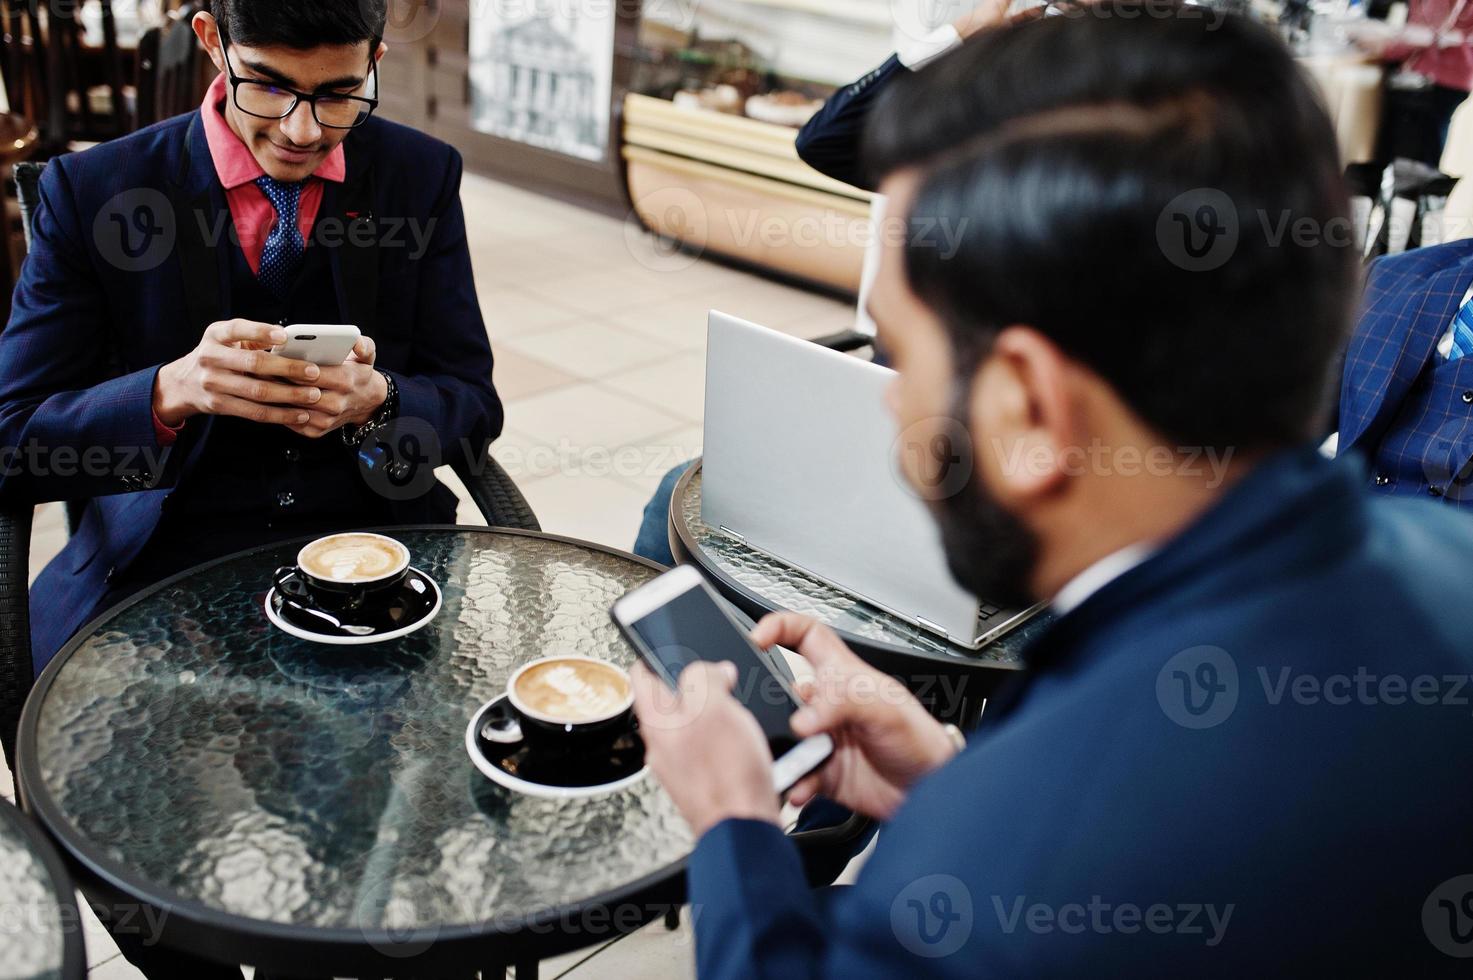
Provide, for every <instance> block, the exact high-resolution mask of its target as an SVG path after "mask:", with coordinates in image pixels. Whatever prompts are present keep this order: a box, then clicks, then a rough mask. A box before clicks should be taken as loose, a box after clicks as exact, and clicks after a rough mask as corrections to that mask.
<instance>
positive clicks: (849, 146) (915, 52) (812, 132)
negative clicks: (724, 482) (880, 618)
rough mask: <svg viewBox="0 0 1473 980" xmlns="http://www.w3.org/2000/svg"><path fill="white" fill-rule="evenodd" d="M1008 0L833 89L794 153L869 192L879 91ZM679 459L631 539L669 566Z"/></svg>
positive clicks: (985, 22) (998, 13) (1027, 15)
mask: <svg viewBox="0 0 1473 980" xmlns="http://www.w3.org/2000/svg"><path fill="white" fill-rule="evenodd" d="M1009 6H1010V0H985V2H984V3H982V4H981V5H979V6H978V7H976V8H974V9H973V10H971V11H970V12H968V13H966V14H964V15H962V16H961V17H959V18H957V20H956V21H955V22H954V23H951V24H946V25H944V26H942V27H940V28H937V29H936V30H935V31H933V32H931V33H930V34H929V35H927V36H926V37H923V38H919V39H917V40H916V41H915V42H913V43H912V44H910V45H909V46H908V47H907V49H906V50H905V51H903V52H897V53H896V54H893V55H891V56H890V57H889V58H888V59H887V60H886V61H885V63H884V64H882V65H880V67H878V68H876V69H875V70H874V71H872V72H870V73H869V74H867V75H865V76H864V77H863V78H861V79H859V81H857V82H854V83H852V84H850V85H846V86H844V87H843V88H841V89H839V91H837V92H836V93H834V95H833V96H832V97H831V98H830V99H829V100H828V101H827V102H825V103H824V106H823V108H822V109H820V110H819V111H818V113H817V114H816V115H815V116H814V117H813V118H812V119H811V120H809V121H808V123H807V125H805V126H804V127H803V129H802V130H800V131H799V133H798V156H799V157H800V158H802V160H803V162H804V163H807V164H808V165H809V166H810V167H812V168H813V169H815V170H817V171H819V172H820V173H823V174H826V175H827V176H829V177H833V178H834V179H835V180H841V181H843V182H844V183H846V184H850V185H853V186H855V187H860V188H864V189H865V190H874V187H873V186H872V184H871V182H870V181H869V180H868V178H867V177H866V176H865V174H864V172H863V167H862V166H861V164H860V149H859V147H860V138H861V134H862V133H863V130H864V125H865V122H866V120H867V119H868V117H869V114H870V112H871V111H873V109H874V106H875V104H876V102H877V100H878V99H879V97H880V95H881V94H882V93H883V92H884V91H885V90H886V88H887V87H888V86H889V85H890V83H891V82H893V81H894V80H895V79H896V78H898V77H901V76H903V75H905V74H908V73H910V72H912V71H917V70H919V69H920V68H922V67H924V66H925V65H926V64H928V63H929V62H931V61H934V60H935V59H936V58H938V57H940V56H941V55H943V54H945V53H946V52H948V51H950V50H952V49H953V48H955V47H956V46H957V45H959V44H961V42H962V39H963V38H966V37H971V36H972V35H973V34H976V33H977V32H978V31H982V30H986V29H988V28H991V27H997V26H999V25H1000V24H1004V23H1006V22H1007V21H1008V19H1009V18H1008V9H1009ZM1043 9H1044V8H1042V7H1038V8H1033V9H1032V10H1030V11H1027V12H1024V13H1023V14H1020V15H1018V17H1017V18H1016V19H1018V20H1030V19H1033V18H1035V17H1038V16H1041V15H1042V13H1043ZM690 466H691V464H690V463H682V464H680V465H679V466H677V467H675V468H674V469H672V470H670V472H668V473H666V474H665V476H664V478H663V479H662V480H661V481H660V485H659V487H658V488H656V490H655V492H654V495H653V496H651V497H650V500H649V502H648V503H647V504H645V508H644V517H643V520H642V521H641V523H640V527H639V532H638V534H637V536H636V537H635V541H634V546H633V549H632V550H633V551H634V553H635V554H636V555H639V556H641V557H643V558H648V559H650V560H651V561H657V562H659V563H661V564H662V565H673V564H675V556H674V554H673V553H672V552H671V550H670V539H669V522H670V501H671V499H672V498H673V497H674V496H675V487H676V485H677V484H678V483H679V482H680V478H681V477H682V476H684V475H685V472H686V470H688V469H690Z"/></svg>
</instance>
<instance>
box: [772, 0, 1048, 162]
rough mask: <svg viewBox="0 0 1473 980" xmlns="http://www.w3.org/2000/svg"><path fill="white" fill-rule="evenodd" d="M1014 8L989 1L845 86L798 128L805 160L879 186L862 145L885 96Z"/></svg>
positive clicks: (1005, 17) (1001, 0)
mask: <svg viewBox="0 0 1473 980" xmlns="http://www.w3.org/2000/svg"><path fill="white" fill-rule="evenodd" d="M1010 6H1011V3H1010V0H985V2H984V3H982V4H980V5H979V6H977V7H976V8H974V9H973V10H971V11H969V12H968V13H966V14H963V15H962V16H961V17H959V18H957V20H956V21H955V22H953V23H951V24H945V25H943V26H941V27H939V28H937V29H936V30H935V31H933V32H931V33H930V34H929V35H927V36H925V37H923V38H917V39H916V40H914V41H913V42H912V43H911V44H910V45H908V46H907V47H906V49H905V50H903V51H897V52H896V53H895V54H892V55H891V56H890V57H889V58H887V59H886V60H885V62H884V64H882V65H880V66H879V67H878V68H876V69H874V70H873V71H871V72H870V73H869V74H867V75H865V76H864V77H863V78H861V79H859V80H858V81H856V82H852V83H850V84H848V85H846V86H844V87H843V88H841V89H839V91H837V92H835V93H834V94H833V95H832V96H831V97H830V98H829V100H828V101H827V102H825V103H824V105H823V108H822V109H820V110H818V112H817V113H816V114H815V115H814V117H813V118H812V119H810V120H808V122H807V124H806V125H804V127H803V128H802V129H801V130H800V131H799V132H798V156H799V158H801V159H802V161H803V162H804V163H806V164H808V165H809V166H810V167H812V168H813V169H814V170H817V171H818V172H819V173H821V174H824V175H826V176H829V177H832V178H834V179H835V180H838V181H843V182H844V183H846V184H849V185H850V186H853V187H859V188H862V189H864V190H869V191H872V190H875V186H874V183H873V181H872V180H871V177H870V175H869V174H867V173H866V172H865V170H864V165H863V162H862V160H861V153H860V144H861V142H862V140H863V136H864V129H865V126H866V124H867V123H868V121H869V117H870V113H872V112H873V111H874V108H875V106H876V105H877V104H878V103H879V100H880V97H881V96H882V95H883V94H884V93H885V92H886V91H887V90H888V89H889V87H890V85H891V84H892V83H893V82H894V81H895V80H896V79H898V78H902V77H904V76H905V75H907V74H909V73H910V72H914V71H919V70H920V69H921V68H924V67H925V66H926V65H927V64H929V63H930V62H932V61H935V60H936V59H937V58H939V57H940V56H941V55H943V54H945V53H946V52H948V51H951V50H952V49H954V48H956V47H957V46H958V45H959V44H961V43H962V40H963V39H964V38H968V37H971V36H972V35H974V34H976V33H977V32H979V31H983V30H987V29H989V28H993V27H998V26H1000V25H1002V24H1004V23H1007V21H1008V9H1009V7H1010ZM1042 10H1043V8H1041V7H1039V8H1034V9H1033V10H1031V11H1028V12H1025V13H1024V14H1022V15H1020V19H1032V18H1034V17H1036V16H1038V15H1039V14H1040V13H1041V12H1042Z"/></svg>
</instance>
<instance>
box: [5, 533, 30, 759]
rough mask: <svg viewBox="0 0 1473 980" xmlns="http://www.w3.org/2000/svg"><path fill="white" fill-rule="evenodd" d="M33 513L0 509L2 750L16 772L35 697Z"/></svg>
mask: <svg viewBox="0 0 1473 980" xmlns="http://www.w3.org/2000/svg"><path fill="white" fill-rule="evenodd" d="M32 515H33V511H32V508H31V507H29V506H26V505H20V504H4V505H0V749H3V751H4V753H5V761H6V763H7V764H8V765H9V766H10V771H11V772H12V773H13V772H15V735H16V731H17V730H18V729H19V727H20V712H21V708H22V707H24V706H25V703H26V695H28V694H30V692H31V684H32V683H33V681H34V668H33V667H32V666H31V605H30V591H29V590H30V569H31V518H32Z"/></svg>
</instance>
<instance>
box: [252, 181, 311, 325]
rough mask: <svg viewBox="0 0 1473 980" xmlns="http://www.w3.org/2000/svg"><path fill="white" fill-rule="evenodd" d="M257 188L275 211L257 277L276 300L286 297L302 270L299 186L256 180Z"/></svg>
mask: <svg viewBox="0 0 1473 980" xmlns="http://www.w3.org/2000/svg"><path fill="white" fill-rule="evenodd" d="M256 186H257V187H259V188H261V190H262V191H263V192H264V193H265V194H266V199H267V200H268V201H270V202H271V206H272V207H273V208H275V209H276V218H277V220H276V227H275V228H273V229H272V230H271V235H270V236H269V237H268V238H267V239H266V249H265V251H263V252H262V253H261V271H260V272H259V273H257V274H256V278H258V279H260V280H261V283H262V285H264V286H265V287H266V288H267V289H269V290H271V292H272V293H273V294H274V295H275V296H278V297H282V296H285V295H286V294H287V290H289V289H290V288H291V285H292V283H293V282H294V281H295V280H296V278H297V271H298V270H299V269H301V267H302V255H303V254H304V253H305V252H306V245H305V244H304V243H303V242H302V230H301V229H300V228H298V227H297V206H298V205H299V204H300V203H301V200H302V184H300V183H296V184H286V183H282V182H281V181H279V180H273V179H272V178H270V177H258V178H256Z"/></svg>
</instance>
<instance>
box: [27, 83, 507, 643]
mask: <svg viewBox="0 0 1473 980" xmlns="http://www.w3.org/2000/svg"><path fill="white" fill-rule="evenodd" d="M186 141H187V142H188V152H186ZM345 147H346V160H347V176H346V179H345V181H344V182H343V184H342V185H337V184H332V183H329V184H328V186H327V188H326V192H325V195H324V199H323V203H322V207H321V211H320V212H319V216H318V223H319V225H322V224H323V222H324V221H325V220H327V219H337V221H338V222H339V228H340V231H339V233H338V240H339V241H340V242H341V241H346V240H347V236H346V231H345V229H346V227H347V223H348V222H349V221H352V220H354V219H355V217H356V218H366V217H368V216H364V215H362V214H361V209H362V207H363V205H362V204H361V203H349V202H350V201H355V202H361V201H365V200H366V201H368V202H369V204H368V207H369V208H371V210H372V211H373V213H374V216H376V220H377V222H378V235H379V240H380V243H381V244H380V246H379V247H378V249H377V268H376V269H374V270H370V271H371V272H373V273H376V274H375V275H373V276H372V279H373V280H374V282H375V284H376V287H377V290H376V292H377V301H376V304H375V309H373V310H370V311H363V310H361V309H355V303H356V302H357V301H356V300H355V297H354V296H352V295H349V289H348V284H347V283H345V281H344V279H345V277H344V273H343V268H342V266H343V263H344V259H343V257H342V254H340V253H343V254H345V253H344V249H345V248H346V247H347V246H343V247H331V248H328V251H329V252H330V257H329V258H330V265H331V269H332V276H333V287H334V289H335V291H336V294H337V297H338V301H339V306H340V308H341V310H342V313H343V317H344V318H343V320H341V321H340V322H344V323H347V322H371V323H372V324H373V326H372V329H371V330H365V333H369V334H371V335H372V336H373V338H374V340H375V341H376V343H377V345H378V366H379V367H381V368H383V369H385V370H386V371H388V373H389V374H390V375H392V376H393V377H394V380H395V383H396V384H397V386H398V389H399V397H400V416H401V417H404V418H409V417H413V418H417V419H422V420H424V421H426V422H427V423H429V425H431V426H432V427H433V428H434V430H435V433H436V435H437V436H438V437H439V440H440V443H441V446H442V447H443V450H444V453H445V462H453V461H454V459H455V458H456V454H457V453H459V452H460V451H461V450H462V448H463V447H467V446H468V447H472V448H476V447H479V446H481V445H483V444H484V442H485V440H487V439H490V438H493V437H495V436H496V435H497V434H499V433H500V431H501V425H502V417H503V416H502V407H501V403H500V400H499V399H498V398H497V395H496V392H495V389H494V388H493V386H492V382H491V368H492V358H491V349H490V345H489V342H488V340H487V336H486V328H485V325H484V323H483V321H482V319H481V312H480V307H479V304H478V302H477V299H476V292H475V285H474V282H473V279H472V274H471V261H470V253H469V250H468V248H467V245H466V233H465V218H464V215H463V213H462V209H461V204H460V197H459V191H460V178H461V159H460V156H459V154H458V153H456V151H455V150H454V149H452V148H451V147H449V146H447V145H446V144H444V143H442V142H440V141H438V140H434V139H432V138H430V137H428V136H426V135H424V134H422V133H419V132H416V131H415V130H412V129H409V128H406V127H404V126H399V125H396V124H394V123H391V122H387V121H385V120H382V119H377V118H375V119H372V120H370V121H369V122H368V123H367V124H365V125H364V126H362V127H360V128H359V129H356V130H354V131H353V132H352V134H351V135H350V136H349V137H348V139H347V141H346V144H345ZM365 189H366V190H365ZM354 194H361V195H362V196H352V195H354ZM171 202H182V204H183V210H182V212H179V209H177V208H175V207H173V206H172V205H171ZM348 208H352V209H353V210H352V211H349V210H347V209H348ZM176 212H178V213H176ZM189 222H193V223H197V226H198V227H199V228H200V229H202V230H205V231H204V234H205V235H206V239H208V238H209V237H210V236H211V235H213V234H215V233H217V232H218V231H220V230H223V232H224V233H225V234H226V238H225V241H224V244H223V246H222V247H219V248H216V249H214V250H213V255H212V256H210V258H213V260H214V262H213V265H208V264H207V265H205V266H204V267H203V268H201V267H199V266H198V265H191V262H190V259H189V257H188V253H187V250H185V249H183V248H180V247H177V246H175V245H174V243H175V242H180V241H183V240H184V236H185V235H187V234H191V233H195V232H192V231H191V229H190V227H189V226H188V225H187V224H186V223H189ZM411 223H412V224H411ZM122 227H126V228H127V229H128V233H129V235H130V241H131V243H132V244H133V245H135V246H137V249H138V251H139V254H137V255H134V254H130V253H129V252H126V251H122V250H121V247H120V246H121V242H122V239H121V238H120V237H119V229H120V228H122ZM150 228H152V229H153V230H156V231H157V230H159V229H162V231H161V237H160V236H159V235H155V236H153V238H152V241H154V242H156V243H162V244H158V245H156V246H155V247H156V248H158V249H159V250H160V251H157V252H150V251H149V250H148V249H147V248H144V247H143V246H144V244H145V243H147V242H149V241H150V238H149V237H146V236H143V234H142V233H143V232H145V231H147V230H149V229H150ZM230 228H231V225H230V221H229V208H228V205H227V204H226V201H225V195H224V191H223V189H222V188H221V186H220V182H219V179H218V177H217V176H216V173H215V169H214V164H213V162H212V160H211V157H210V153H209V148H208V145H207V143H206V139H205V132H204V126H203V124H202V122H199V113H198V112H194V113H190V114H187V115H184V116H180V117H178V118H175V119H170V120H166V121H164V122H162V123H159V124H157V125H155V126H151V127H149V128H147V129H144V130H142V131H140V132H138V133H135V134H133V135H130V136H128V137H126V138H123V139H120V140H117V141H114V142H111V143H107V144H104V145H102V146H98V147H95V148H93V149H90V150H87V151H85V152H83V153H77V154H71V155H67V156H62V157H59V158H57V159H56V160H54V161H52V163H51V164H50V165H49V166H48V167H47V168H46V172H45V176H44V179H43V180H42V183H41V201H40V205H39V208H38V209H37V213H36V216H35V229H36V234H35V243H34V246H33V248H32V250H31V254H30V256H29V257H28V258H27V260H26V263H25V266H24V268H23V269H22V272H21V277H20V282H19V284H18V285H17V287H16V290H15V300H14V311H13V313H12V315H11V319H10V322H9V324H8V326H7V327H6V328H5V330H4V332H3V334H0V446H3V447H10V448H11V449H14V448H16V447H19V448H22V449H25V448H27V447H31V455H29V456H22V457H15V456H14V455H12V456H11V457H10V458H9V459H7V460H6V461H4V462H6V463H7V464H8V465H6V466H4V467H3V470H0V495H3V496H4V498H5V499H7V500H9V501H12V502H17V501H18V502H27V503H30V502H44V501H52V500H74V499H92V500H93V505H92V506H91V507H89V508H88V511H87V514H86V518H85V519H84V521H83V523H82V526H81V528H80V529H79V531H78V533H77V534H76V535H74V536H73V537H72V538H71V540H70V541H69V542H68V543H67V546H66V549H65V550H64V551H63V552H62V554H61V555H60V556H59V557H58V558H57V560H56V561H54V562H52V563H51V565H50V566H48V567H47V569H46V570H45V571H44V572H43V573H42V574H41V575H40V576H39V577H38V578H37V580H36V581H35V583H34V585H33V587H32V590H31V614H32V645H33V652H34V656H35V658H36V660H37V665H38V667H39V666H41V665H43V664H44V662H45V661H46V659H48V658H49V657H50V656H51V655H52V654H53V653H54V652H55V651H56V650H57V649H58V648H59V647H60V646H61V645H62V644H63V643H64V642H65V641H66V639H67V638H68V637H69V636H71V635H72V633H73V632H75V631H76V629H77V628H78V627H79V626H81V625H82V622H83V620H84V619H85V617H86V616H87V615H88V613H89V612H91V611H92V610H93V606H94V604H95V603H96V602H97V601H98V600H99V599H100V597H101V596H102V595H103V594H105V593H106V591H107V583H108V581H109V580H110V576H111V573H112V572H113V571H114V570H116V569H120V568H124V567H126V566H127V564H128V563H129V562H130V561H132V560H133V559H134V558H135V557H136V556H137V555H138V553H139V552H140V550H141V549H142V548H143V546H144V545H145V544H146V543H147V542H148V540H149V537H150V535H151V534H152V533H153V531H154V528H155V527H156V526H157V525H158V523H159V519H160V513H161V508H162V507H163V505H164V502H165V500H166V499H167V498H168V496H169V495H170V493H171V491H172V490H173V489H174V488H175V487H177V486H178V485H179V484H180V483H181V481H187V480H188V479H189V478H190V472H191V463H192V461H194V460H195V459H197V458H198V457H199V456H200V455H201V450H202V448H203V447H204V446H205V444H206V443H207V442H208V440H209V438H210V430H211V427H212V423H213V421H214V420H213V419H212V418H209V417H201V418H196V419H193V420H191V421H190V423H189V424H188V425H187V426H186V428H185V432H184V435H183V437H181V439H180V441H179V443H178V444H177V445H176V446H174V447H172V449H171V451H170V452H169V453H167V454H165V453H164V452H163V451H162V450H161V449H160V448H159V446H158V444H157V439H156V435H155V432H154V427H153V416H152V399H153V386H154V376H155V375H156V373H157V371H158V369H159V367H160V366H161V365H163V364H165V363H167V362H169V361H172V360H174V359H176V358H179V357H181V356H183V355H184V354H186V353H188V352H189V351H190V350H192V349H193V348H194V347H195V346H196V345H197V344H198V343H199V340H200V337H201V335H202V334H203V333H204V330H205V328H206V327H207V326H208V325H209V323H210V322H213V321H215V320H220V319H226V318H228V316H229V314H228V311H229V310H230V287H231V275H230V266H231V260H230V255H229V250H230V249H231V248H237V249H238V246H234V245H231V244H230V242H229V238H228V233H229V230H230ZM411 231H414V232H417V235H418V237H416V235H415V234H411ZM135 233H136V234H138V235H139V236H140V237H136V238H135V237H131V236H133V235H134V234H135ZM327 244H333V243H327ZM313 247H314V248H315V247H318V246H317V245H314V246H313ZM187 275H189V276H203V277H204V281H206V282H208V280H209V279H210V278H212V277H218V282H215V283H210V284H209V290H208V291H209V292H213V293H214V295H215V296H216V297H217V300H218V301H217V303H216V304H215V307H214V308H213V309H209V310H205V311H200V310H198V309H196V310H193V311H192V310H191V308H190V307H191V303H190V302H189V301H188V299H187V295H188V294H189V293H190V290H189V289H187V288H186V285H187V284H186V279H185V277H186V276H187ZM198 292H199V291H198V289H197V288H196V289H195V290H194V294H195V295H198ZM349 316H358V317H362V319H361V320H354V319H348V317H349ZM201 320H202V321H203V322H198V321H201ZM332 438H336V437H335V436H333V437H332ZM89 450H90V451H92V452H93V453H94V458H93V459H92V460H91V465H79V464H78V461H77V457H76V456H75V455H69V454H68V452H69V451H70V452H71V453H82V454H85V453H86V452H88V451H89ZM97 454H100V455H97ZM83 458H84V459H85V456H84V457H83ZM348 458H349V459H351V455H349V456H348ZM36 460H40V461H42V465H36V463H35V461H36ZM64 463H69V465H63V464H64ZM437 489H438V490H439V491H440V492H442V493H443V492H444V491H443V488H437ZM428 500H429V498H428V497H425V498H420V500H418V501H406V502H403V503H402V504H395V505H394V507H395V516H396V517H397V518H399V519H402V520H404V521H414V520H419V519H424V518H425V517H426V516H427V515H428V513H429V510H428V509H427V508H428V507H429V504H428ZM440 502H441V503H443V500H442V501H440ZM200 533H202V534H208V533H209V529H208V528H202V529H201V532H200Z"/></svg>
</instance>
